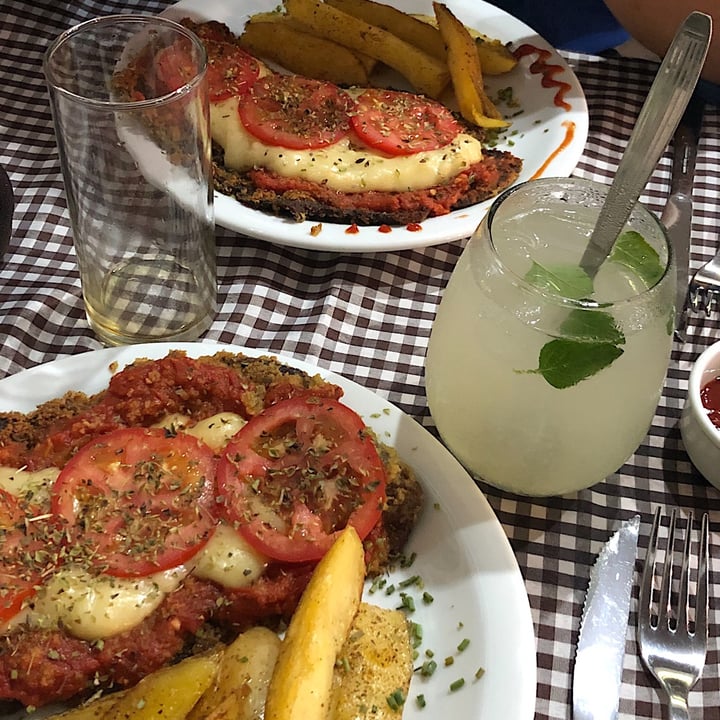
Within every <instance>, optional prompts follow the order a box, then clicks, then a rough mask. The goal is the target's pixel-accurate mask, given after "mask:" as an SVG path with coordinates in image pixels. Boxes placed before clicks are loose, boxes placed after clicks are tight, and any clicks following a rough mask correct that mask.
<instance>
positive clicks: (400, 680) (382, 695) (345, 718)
mask: <svg viewBox="0 0 720 720" xmlns="http://www.w3.org/2000/svg"><path fill="white" fill-rule="evenodd" d="M412 673H413V658H412V647H411V643H410V630H409V627H408V621H407V618H406V617H405V614H404V613H403V612H401V611H400V610H385V609H384V608H380V607H378V606H376V605H369V604H368V603H361V605H360V608H359V609H358V612H357V615H356V616H355V619H354V620H353V623H352V625H351V626H350V632H349V633H348V637H347V639H346V640H345V644H344V645H343V647H342V649H341V650H340V654H339V656H338V661H337V663H336V667H335V674H334V676H333V688H332V697H331V701H330V713H329V716H328V717H329V718H330V720H364V719H365V718H367V720H397V718H398V717H399V715H400V711H401V709H402V705H403V703H404V702H405V698H406V697H407V695H408V688H409V687H410V679H411V677H412Z"/></svg>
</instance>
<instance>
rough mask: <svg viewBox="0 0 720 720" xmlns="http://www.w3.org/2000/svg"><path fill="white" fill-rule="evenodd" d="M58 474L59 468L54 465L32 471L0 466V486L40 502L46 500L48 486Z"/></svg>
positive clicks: (17, 494)
mask: <svg viewBox="0 0 720 720" xmlns="http://www.w3.org/2000/svg"><path fill="white" fill-rule="evenodd" d="M59 474H60V470H59V469H58V468H56V467H51V468H46V469H44V470H33V471H30V470H22V469H20V470H17V469H15V468H9V467H0V488H2V489H3V490H5V491H6V492H9V493H10V494H11V495H15V497H20V496H25V497H27V498H28V499H29V500H30V499H31V500H32V501H33V502H37V503H42V502H45V501H47V500H48V498H49V492H50V486H51V485H52V484H53V483H54V482H55V479H56V478H57V476H58V475H59ZM30 495H32V498H30V497H29V496H30Z"/></svg>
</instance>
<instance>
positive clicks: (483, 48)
mask: <svg viewBox="0 0 720 720" xmlns="http://www.w3.org/2000/svg"><path fill="white" fill-rule="evenodd" d="M469 31H470V35H472V36H473V37H474V38H475V48H476V49H477V54H478V57H479V58H480V66H481V67H482V71H483V74H484V75H504V74H505V73H507V72H510V71H511V70H512V69H513V68H514V67H515V66H516V65H517V64H518V59H517V58H516V57H515V56H514V55H513V54H512V52H510V49H509V48H508V47H507V46H506V45H504V44H503V43H502V42H500V40H495V39H493V38H489V37H488V36H487V35H482V33H474V32H473V31H472V29H470V30H469Z"/></svg>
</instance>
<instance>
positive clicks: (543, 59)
mask: <svg viewBox="0 0 720 720" xmlns="http://www.w3.org/2000/svg"><path fill="white" fill-rule="evenodd" d="M513 55H515V57H516V58H517V59H518V60H519V59H520V58H523V57H525V56H526V55H537V59H536V60H534V61H533V63H532V64H531V65H530V72H531V73H535V74H539V75H542V86H543V87H545V88H552V87H556V88H557V92H556V93H555V98H554V103H555V105H557V107H561V108H565V110H572V107H571V105H570V103H569V102H567V100H565V93H566V92H568V91H569V90H570V89H571V86H570V83H566V82H564V81H563V80H557V79H556V78H555V76H556V75H559V74H560V73H564V72H565V69H564V68H563V67H562V66H561V65H553V64H550V63H548V62H547V59H548V58H549V57H550V56H551V55H552V53H551V52H550V51H549V50H545V49H543V48H539V47H535V46H534V45H530V44H529V43H525V44H523V45H521V46H520V47H519V48H518V49H517V50H515V51H514V52H513Z"/></svg>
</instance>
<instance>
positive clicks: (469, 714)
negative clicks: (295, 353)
mask: <svg viewBox="0 0 720 720" xmlns="http://www.w3.org/2000/svg"><path fill="white" fill-rule="evenodd" d="M171 349H182V350H185V351H186V352H187V353H188V355H190V356H193V357H197V356H199V355H206V354H211V353H214V352H216V351H218V350H223V349H224V350H230V351H233V352H244V353H246V354H248V355H258V354H262V353H259V352H258V351H256V350H248V349H246V348H241V347H233V346H227V345H216V344H214V343H174V344H165V343H158V344H151V345H136V346H131V347H122V348H110V349H106V350H99V351H95V352H90V353H84V354H81V355H75V356H71V357H67V358H62V359H59V360H55V361H54V362H51V363H47V364H45V365H40V366H38V367H35V368H32V369H30V370H26V371H24V372H21V373H19V374H17V375H14V376H11V377H8V378H5V379H4V380H2V381H0V410H2V411H8V410H20V411H24V412H26V411H29V410H31V409H32V408H34V407H36V406H37V405H38V404H39V403H41V402H43V401H45V400H48V399H50V398H53V397H57V396H59V395H62V394H63V393H64V392H66V391H68V390H72V389H75V390H83V391H85V392H87V393H93V392H97V391H99V390H101V389H103V388H105V387H107V384H108V382H109V380H110V377H111V375H112V371H111V365H113V364H114V367H115V368H116V369H122V368H123V367H124V366H125V365H127V364H128V363H130V362H132V361H133V360H135V359H136V358H139V357H148V358H159V357H163V356H165V355H166V354H167V353H168V352H169V351H170V350H171ZM281 360H283V361H284V362H286V363H287V364H289V365H292V366H294V367H297V368H299V369H301V370H305V371H307V372H310V373H320V374H321V375H322V376H323V377H326V378H328V379H329V380H331V381H332V382H335V383H337V384H338V385H340V386H341V387H342V388H343V389H344V391H345V396H344V402H346V403H347V404H348V405H349V406H350V407H352V408H354V409H355V410H356V411H357V412H359V413H360V414H361V415H362V416H363V418H364V420H365V422H366V423H367V424H368V425H370V426H372V427H373V429H374V430H375V431H376V432H377V434H378V436H379V437H380V438H381V439H382V440H383V441H384V442H388V443H389V444H391V445H394V446H395V447H396V448H397V450H398V451H399V453H400V455H401V456H402V457H403V458H404V459H405V460H407V461H408V462H409V463H410V464H411V465H412V466H413V467H414V468H415V470H416V471H417V473H418V475H419V477H420V479H421V482H422V484H423V486H424V488H425V490H426V506H425V509H424V513H423V516H422V518H421V520H420V523H419V525H418V527H417V528H416V531H415V533H414V535H413V537H412V540H411V544H410V547H409V551H411V552H416V553H417V559H416V561H415V563H414V564H413V566H412V567H411V568H409V569H406V570H398V571H396V572H394V573H393V575H392V582H394V583H397V582H398V581H400V580H402V579H403V577H406V576H411V575H420V576H421V577H422V579H423V581H424V584H425V589H426V590H427V591H428V592H429V593H431V595H432V596H433V598H434V601H433V602H432V603H431V604H427V605H426V604H424V603H423V602H422V600H421V599H420V596H421V595H422V592H419V593H417V595H418V597H417V598H416V607H417V610H416V612H415V613H414V614H413V616H412V619H413V620H414V621H415V622H418V623H420V624H421V625H422V627H423V634H424V641H423V646H422V648H421V652H423V650H424V649H425V648H429V649H432V650H433V651H434V653H435V657H436V659H438V670H437V671H436V673H435V675H434V676H433V677H432V678H429V679H424V678H421V677H420V676H417V675H416V676H415V677H414V678H413V681H412V685H411V688H410V696H409V698H408V702H407V706H406V709H405V713H404V718H405V720H421V719H422V718H428V717H434V718H440V717H446V718H467V719H468V720H496V719H497V718H502V719H503V720H532V718H533V716H534V712H535V683H536V662H535V637H534V632H533V625H532V618H531V614H530V607H529V603H528V598H527V594H526V592H525V586H524V583H523V578H522V576H521V574H520V570H519V568H518V565H517V562H516V560H515V557H514V555H513V552H512V549H511V547H510V544H509V542H508V540H507V538H506V536H505V533H504V532H503V529H502V526H501V525H500V523H499V522H498V520H497V518H496V517H495V514H494V513H493V511H492V509H491V507H490V505H489V504H488V503H487V500H486V499H485V497H484V496H483V494H482V493H481V492H480V490H479V489H478V488H477V486H476V485H475V484H474V483H473V482H472V480H471V479H470V477H469V476H468V474H467V473H466V472H465V470H464V469H463V468H462V467H461V466H460V465H459V464H458V462H457V461H456V460H455V459H454V457H453V456H452V455H451V454H450V453H449V452H448V451H447V450H446V449H445V448H444V446H443V445H442V444H441V443H439V442H438V441H437V440H435V438H433V437H432V435H430V434H429V433H428V432H427V431H426V430H425V429H424V428H422V427H421V426H420V425H419V424H418V423H416V422H415V421H414V420H412V419H411V418H410V417H408V416H407V415H405V414H404V413H403V412H401V411H400V410H399V409H398V408H396V407H394V406H393V405H391V404H390V403H388V402H387V401H386V400H384V399H383V398H381V397H379V396H378V395H375V394H374V393H372V392H370V391H369V390H367V389H365V388H363V387H361V386H360V385H358V384H356V383H354V382H351V381H349V380H346V379H345V378H342V377H340V376H338V375H335V374H333V373H329V372H327V371H324V370H322V369H320V368H317V367H314V366H312V365H310V364H308V363H305V362H302V361H300V360H295V359H293V358H286V357H282V358H281ZM411 594H412V593H411ZM366 597H367V599H368V600H369V601H371V602H374V603H377V604H380V605H386V606H388V607H396V606H397V604H398V596H397V595H395V596H386V595H385V593H384V592H376V593H374V594H372V595H369V594H368V593H366ZM465 638H468V639H469V640H470V645H469V646H468V648H467V649H466V650H464V651H463V652H458V651H457V645H458V644H459V643H460V642H461V641H462V640H463V639H465ZM450 655H452V656H454V657H455V662H454V664H453V665H452V666H450V667H444V666H443V662H442V661H443V659H444V658H445V657H447V656H450ZM480 667H482V668H483V669H484V670H485V673H484V675H483V676H482V677H481V678H479V679H476V678H475V673H476V671H477V670H478V669H479V668H480ZM460 677H463V678H465V686H464V687H463V688H462V689H461V690H459V691H457V692H451V691H450V690H449V686H450V684H451V683H452V682H453V681H455V680H457V679H458V678H460ZM421 693H422V694H423V695H424V696H425V698H426V701H427V707H426V708H425V709H422V710H421V709H418V707H417V706H416V701H415V697H416V696H417V695H418V694H421ZM31 717H33V716H28V715H27V714H25V713H19V714H17V715H13V716H0V720H11V718H12V720H15V719H16V718H17V719H19V718H31ZM34 717H40V713H37V714H36V715H35V716H34Z"/></svg>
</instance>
